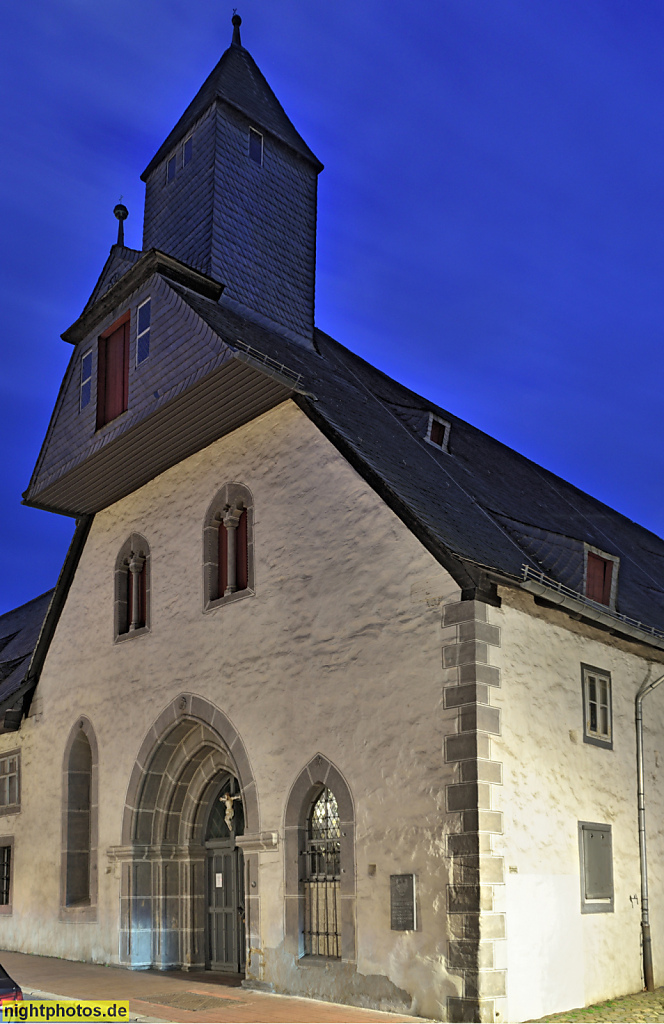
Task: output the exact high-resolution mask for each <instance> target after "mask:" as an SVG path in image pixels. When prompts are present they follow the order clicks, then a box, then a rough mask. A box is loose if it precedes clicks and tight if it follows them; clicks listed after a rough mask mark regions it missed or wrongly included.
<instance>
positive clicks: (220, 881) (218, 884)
mask: <svg viewBox="0 0 664 1024" xmlns="http://www.w3.org/2000/svg"><path fill="white" fill-rule="evenodd" d="M214 884H215V888H216V889H223V887H224V876H223V874H222V873H221V871H217V872H216V874H215V876H214Z"/></svg>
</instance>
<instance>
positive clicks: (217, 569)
mask: <svg viewBox="0 0 664 1024" xmlns="http://www.w3.org/2000/svg"><path fill="white" fill-rule="evenodd" d="M253 515H254V506H253V498H252V496H251V492H250V490H249V488H248V487H245V486H244V485H243V484H226V485H225V486H224V487H222V489H221V490H220V491H219V492H218V494H217V495H216V496H215V498H214V501H213V502H212V503H211V505H210V507H209V508H208V512H207V515H206V517H205V526H204V533H203V549H204V565H203V570H204V574H205V575H204V586H205V607H206V608H210V607H216V605H217V604H219V603H222V602H224V603H225V602H227V601H232V600H236V599H237V598H239V597H247V596H248V595H250V594H253V593H254V528H253V522H254V521H253Z"/></svg>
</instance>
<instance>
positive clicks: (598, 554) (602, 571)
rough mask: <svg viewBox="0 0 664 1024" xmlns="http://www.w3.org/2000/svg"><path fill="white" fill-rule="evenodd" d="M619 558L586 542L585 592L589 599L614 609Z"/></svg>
mask: <svg viewBox="0 0 664 1024" xmlns="http://www.w3.org/2000/svg"><path fill="white" fill-rule="evenodd" d="M619 565H620V559H619V558H617V557H616V556H615V555H609V554H607V553H606V551H599V550H598V549H597V548H593V547H591V546H590V545H589V544H586V565H585V570H586V571H585V580H584V583H585V587H584V589H585V594H586V597H587V598H589V599H590V600H591V601H595V602H596V603H597V604H604V605H606V607H607V608H611V609H615V607H616V597H617V593H618V568H619Z"/></svg>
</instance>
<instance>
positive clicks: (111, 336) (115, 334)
mask: <svg viewBox="0 0 664 1024" xmlns="http://www.w3.org/2000/svg"><path fill="white" fill-rule="evenodd" d="M128 394H129V313H125V315H124V316H123V317H121V318H120V320H116V322H115V323H114V324H113V326H112V327H110V328H109V329H108V330H107V331H104V333H103V334H102V335H101V337H100V338H99V350H98V358H97V430H99V428H100V427H103V426H104V424H106V423H110V422H111V420H114V419H115V418H116V417H117V416H119V415H120V414H121V413H123V412H126V409H127V398H128Z"/></svg>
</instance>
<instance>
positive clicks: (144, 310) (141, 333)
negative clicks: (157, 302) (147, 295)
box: [136, 299, 151, 366]
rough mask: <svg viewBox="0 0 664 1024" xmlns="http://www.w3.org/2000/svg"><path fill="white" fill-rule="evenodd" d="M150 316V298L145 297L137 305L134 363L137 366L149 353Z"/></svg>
mask: <svg viewBox="0 0 664 1024" xmlns="http://www.w3.org/2000/svg"><path fill="white" fill-rule="evenodd" d="M150 318H151V300H150V299H146V300H145V302H142V303H141V305H140V306H139V307H138V326H137V328H136V365H137V366H138V365H139V364H140V363H142V362H143V361H144V360H145V359H147V357H148V356H149V355H150Z"/></svg>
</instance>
